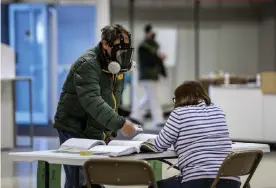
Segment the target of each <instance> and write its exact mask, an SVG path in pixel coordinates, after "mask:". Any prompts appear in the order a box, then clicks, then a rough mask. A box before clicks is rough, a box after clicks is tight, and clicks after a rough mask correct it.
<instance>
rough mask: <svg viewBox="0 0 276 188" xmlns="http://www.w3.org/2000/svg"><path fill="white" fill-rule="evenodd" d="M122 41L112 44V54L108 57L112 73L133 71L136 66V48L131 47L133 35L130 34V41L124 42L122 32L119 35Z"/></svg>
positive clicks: (109, 68) (109, 69)
mask: <svg viewBox="0 0 276 188" xmlns="http://www.w3.org/2000/svg"><path fill="white" fill-rule="evenodd" d="M118 37H119V40H120V43H119V44H115V45H113V44H111V45H109V46H110V47H111V54H110V56H109V57H108V60H109V62H108V67H107V68H108V71H109V72H110V73H112V74H118V73H123V72H127V71H133V70H134V69H135V68H136V62H135V61H133V60H132V57H133V52H134V48H132V47H131V38H130V37H131V36H130V35H128V38H129V43H128V44H126V43H125V42H124V37H123V35H122V34H119V35H118Z"/></svg>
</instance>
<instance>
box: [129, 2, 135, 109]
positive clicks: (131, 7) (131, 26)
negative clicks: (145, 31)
mask: <svg viewBox="0 0 276 188" xmlns="http://www.w3.org/2000/svg"><path fill="white" fill-rule="evenodd" d="M134 3H135V2H134V0H129V9H128V10H129V12H128V17H129V32H130V33H131V39H132V45H133V41H134V6H135V5H134ZM130 74H131V78H132V80H131V84H130V111H131V110H132V107H133V101H134V93H135V92H134V84H133V78H134V73H133V72H132V73H130Z"/></svg>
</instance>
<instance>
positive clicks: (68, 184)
mask: <svg viewBox="0 0 276 188" xmlns="http://www.w3.org/2000/svg"><path fill="white" fill-rule="evenodd" d="M58 135H59V141H60V145H61V144H63V143H64V142H65V141H66V140H68V139H70V138H79V137H78V136H74V135H72V134H70V133H67V132H63V131H58ZM63 168H64V171H65V175H66V180H65V185H64V188H75V187H74V185H73V182H74V181H73V178H74V177H73V171H74V169H76V168H78V169H79V187H80V188H81V187H85V180H84V175H83V170H82V167H79V166H71V165H63ZM101 187H103V186H101V185H92V188H101Z"/></svg>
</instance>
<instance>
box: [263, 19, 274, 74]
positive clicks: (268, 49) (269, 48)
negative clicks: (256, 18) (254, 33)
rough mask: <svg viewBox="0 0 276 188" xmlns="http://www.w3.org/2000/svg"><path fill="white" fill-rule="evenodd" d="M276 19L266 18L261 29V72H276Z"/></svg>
mask: <svg viewBox="0 0 276 188" xmlns="http://www.w3.org/2000/svg"><path fill="white" fill-rule="evenodd" d="M275 29H276V18H275V17H273V16H270V15H268V16H266V17H264V18H263V19H262V20H261V22H260V27H259V46H260V47H259V70H260V71H271V70H274V71H276V30H275Z"/></svg>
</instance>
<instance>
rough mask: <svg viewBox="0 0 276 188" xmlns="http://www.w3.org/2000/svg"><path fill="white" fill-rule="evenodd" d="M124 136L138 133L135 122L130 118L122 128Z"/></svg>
mask: <svg viewBox="0 0 276 188" xmlns="http://www.w3.org/2000/svg"><path fill="white" fill-rule="evenodd" d="M121 132H122V134H123V136H132V135H134V134H135V133H136V129H135V127H134V125H133V123H132V122H131V121H129V120H126V122H125V124H124V126H123V127H122V128H121Z"/></svg>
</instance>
